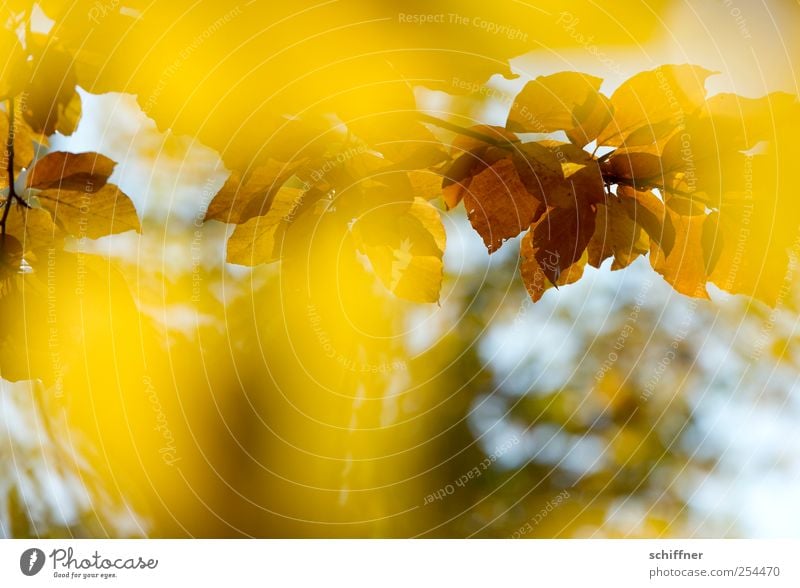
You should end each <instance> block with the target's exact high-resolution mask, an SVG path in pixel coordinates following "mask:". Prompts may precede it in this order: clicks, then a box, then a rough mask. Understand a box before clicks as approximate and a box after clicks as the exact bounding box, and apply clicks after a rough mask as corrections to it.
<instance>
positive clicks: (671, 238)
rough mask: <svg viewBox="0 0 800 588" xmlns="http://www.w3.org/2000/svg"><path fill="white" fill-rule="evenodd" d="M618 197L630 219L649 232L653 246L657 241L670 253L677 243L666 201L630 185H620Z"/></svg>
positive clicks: (663, 250)
mask: <svg viewBox="0 0 800 588" xmlns="http://www.w3.org/2000/svg"><path fill="white" fill-rule="evenodd" d="M617 197H618V198H619V202H620V204H622V206H623V208H624V209H625V210H626V212H627V213H628V216H629V217H630V219H631V220H632V221H634V222H635V223H636V224H638V225H639V226H641V227H642V228H643V229H644V231H645V232H646V233H647V236H648V237H649V238H650V242H651V247H652V244H653V243H656V244H658V247H659V249H660V250H661V251H662V252H663V253H664V254H665V255H669V254H670V253H671V252H672V248H673V246H674V244H675V227H674V225H673V222H672V217H671V216H670V215H668V214H667V210H666V207H665V206H664V202H663V201H662V200H660V199H659V198H658V197H657V196H656V195H655V194H653V193H652V192H649V191H641V190H636V189H634V188H631V187H630V186H618V187H617Z"/></svg>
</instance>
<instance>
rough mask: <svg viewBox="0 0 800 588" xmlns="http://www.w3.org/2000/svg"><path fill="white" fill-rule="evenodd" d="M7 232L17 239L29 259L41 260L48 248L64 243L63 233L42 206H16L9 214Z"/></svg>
mask: <svg viewBox="0 0 800 588" xmlns="http://www.w3.org/2000/svg"><path fill="white" fill-rule="evenodd" d="M6 233H7V235H8V236H12V237H14V238H15V239H16V241H17V243H19V245H20V248H21V251H22V252H23V253H24V254H25V255H26V256H28V257H29V261H34V260H36V259H38V260H39V261H41V258H42V257H43V256H44V252H45V251H46V250H48V249H52V248H55V247H58V246H60V245H62V241H63V233H62V232H61V231H60V230H59V229H58V227H56V225H55V224H54V223H53V219H52V218H51V217H50V214H49V213H48V212H47V211H46V210H43V209H41V208H23V207H21V206H15V207H14V209H13V210H12V211H11V212H10V214H9V216H8V221H7V225H6Z"/></svg>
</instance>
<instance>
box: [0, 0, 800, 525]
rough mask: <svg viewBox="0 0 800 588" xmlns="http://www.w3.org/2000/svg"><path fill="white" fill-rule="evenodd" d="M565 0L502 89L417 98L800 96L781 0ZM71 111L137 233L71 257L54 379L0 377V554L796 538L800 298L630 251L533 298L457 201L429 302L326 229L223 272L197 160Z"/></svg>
mask: <svg viewBox="0 0 800 588" xmlns="http://www.w3.org/2000/svg"><path fill="white" fill-rule="evenodd" d="M565 6H566V7H565V8H564V10H563V11H561V12H559V11H556V9H554V8H552V7H551V8H549V9H545V8H542V9H539V12H538V13H537V14H538V16H536V24H535V27H534V28H533V29H530V30H533V31H535V32H536V33H537V36H536V37H531V39H530V41H531V42H530V43H529V45H530V47H528V48H527V50H526V52H525V53H524V54H523V55H520V56H519V57H516V58H515V59H513V60H512V61H511V66H512V70H513V71H514V72H515V73H517V74H519V77H518V78H517V79H513V80H507V79H504V78H502V77H500V76H495V77H493V78H491V79H490V80H489V82H488V84H487V85H486V86H481V87H480V88H475V91H473V92H468V93H467V94H465V95H461V96H452V95H450V94H448V93H445V92H440V91H433V90H425V89H419V90H417V95H416V98H417V103H418V105H419V107H420V108H421V109H422V110H424V111H426V112H429V113H431V114H435V115H437V116H440V117H455V118H457V119H459V120H460V121H462V122H463V121H465V120H466V121H472V123H473V124H500V125H502V124H504V121H505V118H506V115H507V113H508V109H509V107H510V103H511V100H512V99H513V96H514V95H515V94H516V92H517V91H519V90H520V89H521V88H522V86H523V85H524V84H525V82H526V81H528V80H529V79H532V78H535V77H536V76H538V75H544V74H549V73H554V72H558V71H564V70H570V71H582V72H586V73H590V74H593V75H596V76H599V77H602V78H603V79H604V80H605V82H604V85H603V88H602V89H603V91H604V92H605V93H606V94H609V93H610V92H612V91H613V89H614V88H615V87H616V86H617V85H619V84H620V83H621V82H622V81H624V80H625V79H627V78H628V77H630V76H631V75H633V74H635V73H637V72H639V71H642V70H646V69H651V68H653V67H656V66H658V65H661V64H665V63H694V64H698V65H701V66H704V67H706V68H708V69H711V70H715V71H717V72H719V73H718V74H717V75H715V76H713V77H712V78H711V79H710V80H709V83H708V89H709V93H711V94H713V93H716V92H720V91H731V92H736V93H738V94H741V95H745V96H752V97H755V96H760V95H763V94H765V93H768V92H771V91H776V90H781V91H785V92H789V93H792V94H795V95H797V94H800V91H799V90H798V83H797V75H796V72H797V71H798V65H800V64H798V57H800V46H799V45H798V44H800V34H798V33H799V32H800V30H798V29H800V4H798V3H797V2H792V1H788V0H787V1H783V2H781V1H774V2H764V3H761V2H744V1H728V0H724V1H712V2H701V1H690V2H686V1H674V2H654V3H642V4H636V3H631V6H630V8H628V7H627V4H626V7H625V8H622V7H620V8H618V9H615V8H614V7H613V6H608V7H605V8H602V7H598V5H594V4H592V3H573V4H569V5H565ZM402 10H407V8H402V7H398V11H402ZM445 11H446V10H445ZM409 12H410V11H409ZM622 12H625V14H619V13H622ZM598 14H599V15H600V16H601V17H602V18H599V17H598ZM603 15H604V16H603ZM530 18H533V17H530ZM42 26H46V23H44V24H42ZM234 26H235V25H234ZM520 30H524V31H528V30H529V29H528V28H526V27H525V26H522V27H521V28H520ZM530 34H533V33H530ZM485 35H486V38H485V39H484V40H483V42H484V43H485V44H486V45H489V46H490V45H491V44H492V43H494V42H497V43H503V42H508V41H509V38H506V39H499V38H498V37H497V35H496V34H495V35H494V36H492V33H489V32H485ZM298 42H302V39H298ZM514 42H516V41H514ZM453 78H454V81H453V84H457V83H458V73H457V72H454V74H453ZM81 95H82V98H83V100H84V106H83V109H84V117H83V119H82V121H81V123H80V126H79V128H78V131H77V132H76V133H75V134H74V135H72V136H70V137H60V136H55V137H54V138H53V140H52V146H53V148H57V149H62V150H67V151H73V152H81V151H98V152H100V153H103V154H106V155H108V156H109V157H111V158H112V159H114V160H116V161H118V162H119V165H118V167H117V169H116V171H115V174H114V176H113V178H112V181H115V182H116V183H117V184H119V185H120V186H121V187H122V189H123V190H124V191H125V192H126V193H127V194H129V195H130V196H131V198H132V199H133V200H134V202H135V205H136V208H137V211H138V212H139V214H140V216H141V218H142V220H143V231H142V233H141V234H140V235H138V234H133V233H127V234H123V235H115V236H110V237H106V238H103V239H100V240H97V241H81V242H77V241H76V242H73V243H72V244H71V246H70V247H71V249H72V251H84V252H87V253H96V254H99V255H100V256H101V257H100V258H99V259H100V261H98V262H97V264H98V267H97V273H96V277H95V278H89V279H90V283H89V285H88V289H89V290H91V291H92V293H93V294H92V298H91V299H90V300H88V301H87V299H86V298H80V297H77V296H75V284H73V283H71V282H70V281H69V280H71V279H73V278H72V277H67V278H65V279H64V281H62V282H60V283H59V290H58V293H57V296H58V304H59V307H60V308H61V309H63V311H64V312H65V313H67V314H68V315H69V316H70V317H71V318H70V321H71V322H70V324H71V325H72V328H74V329H75V330H76V331H79V332H81V333H84V335H86V334H88V336H86V338H85V340H82V344H81V345H80V349H70V350H69V351H68V352H63V353H62V355H60V356H59V357H54V355H53V353H50V354H49V355H48V357H47V358H46V359H45V361H48V362H50V363H51V364H53V363H57V364H58V365H59V366H60V365H61V364H62V363H63V370H64V373H63V378H59V380H58V383H57V385H55V386H47V385H45V384H43V383H42V382H39V381H36V380H29V379H21V380H18V379H17V378H16V377H15V378H11V377H9V378H8V379H3V381H2V402H0V458H1V459H0V468H2V470H0V535H1V536H93V537H94V536H101V537H104V536H112V537H123V536H159V537H160V536H167V537H173V536H176V537H183V536H194V537H200V536H203V537H207V536H210V537H240V536H256V537H499V538H504V537H507V538H511V537H514V538H516V537H528V538H532V537H560V538H567V537H671V536H677V537H798V536H800V505H799V504H798V502H797V496H799V495H800V428H798V427H797V423H798V417H800V394H799V393H798V390H800V382H799V381H798V376H800V369H799V368H800V366H799V365H798V362H800V338H799V337H798V332H797V328H798V302H800V298H799V297H798V296H799V295H800V292H798V287H797V281H796V280H793V281H791V288H790V290H789V293H788V295H787V296H786V297H785V299H783V300H782V301H781V304H780V305H779V306H778V307H777V308H774V309H773V308H769V307H767V306H765V305H763V304H761V303H759V302H753V301H750V300H748V299H746V298H743V297H740V296H731V295H728V294H726V293H724V292H721V291H719V290H713V291H712V300H711V301H704V300H694V299H689V298H686V297H684V296H682V295H680V294H678V293H676V292H675V291H673V290H672V289H671V288H670V287H669V286H668V285H667V284H666V283H665V282H664V281H663V280H662V279H661V277H660V276H658V275H657V274H655V273H654V272H653V271H652V270H651V269H650V267H649V264H648V261H647V259H639V260H637V261H636V262H635V263H634V264H633V265H632V266H631V267H630V268H628V269H626V270H623V271H618V272H611V271H610V270H609V268H608V267H603V268H602V269H600V270H593V269H591V268H587V273H586V276H585V277H584V279H582V280H581V281H580V282H578V283H576V284H573V285H570V286H566V287H562V288H560V289H559V290H555V289H553V290H550V291H548V292H547V293H546V294H545V296H544V298H543V299H542V300H541V301H540V302H538V303H536V304H532V303H531V302H530V301H529V299H528V297H527V294H526V293H525V290H524V287H523V285H522V283H521V281H520V279H519V275H518V269H517V267H516V266H517V263H518V256H517V249H516V248H517V243H516V242H510V243H508V244H506V245H505V246H504V248H503V249H502V250H500V251H499V252H498V253H496V254H493V255H492V256H491V257H489V256H488V255H487V254H486V251H485V248H484V246H483V244H482V242H481V239H480V237H479V236H478V235H477V234H476V233H475V232H474V231H473V230H472V229H471V227H470V226H469V223H468V221H467V220H466V218H465V215H464V213H463V210H459V209H457V210H455V211H452V212H449V213H443V221H444V223H445V227H446V230H447V237H448V244H447V250H446V254H445V271H446V274H445V282H444V287H443V292H442V296H441V301H440V303H439V304H438V305H435V304H434V305H424V304H414V303H410V302H403V301H400V300H398V299H396V298H394V297H393V296H392V295H391V294H389V293H387V292H385V291H384V290H383V289H382V288H381V286H380V284H379V283H378V282H377V281H376V280H375V279H374V278H373V277H372V276H371V275H369V274H368V273H367V272H361V271H359V270H358V268H350V269H349V270H343V269H342V267H341V265H340V264H339V261H338V259H337V245H336V244H337V242H338V241H337V238H338V236H339V235H337V233H336V229H335V228H331V229H325V230H321V231H318V232H315V233H313V234H309V236H308V239H307V241H306V242H304V243H297V244H295V246H297V247H304V248H305V250H307V252H308V254H307V256H306V257H305V263H303V264H301V265H302V267H300V266H298V267H297V268H296V270H292V271H291V272H284V271H281V270H280V264H277V263H276V264H270V265H264V266H257V267H254V268H245V267H242V266H236V265H231V264H225V261H224V260H225V251H224V249H225V239H226V237H227V235H229V234H230V232H231V230H232V227H231V226H228V225H225V224H222V223H218V222H210V223H202V219H203V216H204V214H205V209H206V207H207V206H208V203H209V201H210V199H211V198H212V197H213V195H214V194H215V193H216V191H217V190H218V189H219V188H220V186H221V185H222V184H223V182H224V181H225V178H226V177H227V175H228V171H227V170H226V167H225V165H224V163H223V162H222V160H221V158H220V156H219V155H218V153H217V152H216V151H215V150H213V149H211V148H210V147H208V146H205V145H204V144H203V143H201V142H200V141H199V140H198V139H195V138H191V137H187V136H184V135H182V134H179V133H174V132H171V131H169V130H165V129H161V130H159V128H157V126H156V123H154V122H153V121H152V120H151V119H150V118H149V117H148V116H147V115H146V114H145V113H144V112H143V110H142V108H141V105H140V104H139V103H137V101H136V100H135V98H134V97H133V96H131V95H129V94H117V93H107V94H102V95H96V94H90V93H88V92H86V91H83V90H82V91H81ZM437 132H439V133H441V136H442V137H443V138H444V139H445V140H448V138H449V135H448V134H447V132H446V131H437ZM788 213H790V214H796V211H789V212H788ZM71 275H72V274H70V276H71ZM92 279H94V280H96V281H95V282H92V281H91V280H92ZM775 279H776V280H780V279H783V276H776V277H775ZM298 283H308V284H311V289H312V290H313V291H314V292H315V293H316V298H313V299H311V300H307V299H303V298H301V297H298V296H297V295H296V286H297V284H298ZM40 310H41V309H40ZM6 312H8V311H7V310H6ZM25 312H26V313H30V316H32V317H36V312H37V309H36V308H30V307H26V311H25ZM43 328H44V327H43ZM61 336H62V338H67V340H68V339H69V334H68V333H66V334H65V333H63V332H62V335H61ZM67 343H68V341H67ZM17 344H18V346H20V347H21V348H22V350H21V351H20V352H21V353H22V354H23V355H25V356H26V357H29V356H32V355H34V354H35V353H34V351H31V350H32V348H33V347H34V346H35V344H36V340H35V339H32V340H28V341H25V342H23V343H20V342H17ZM67 347H69V346H68V345H67ZM26 354H27V355H26ZM4 369H5V370H6V371H5V372H4V374H8V367H4ZM60 369H61V368H60V367H59V370H60ZM12 380H14V381H12Z"/></svg>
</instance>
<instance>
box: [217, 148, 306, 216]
mask: <svg viewBox="0 0 800 588" xmlns="http://www.w3.org/2000/svg"><path fill="white" fill-rule="evenodd" d="M301 163H302V162H293V163H284V162H281V161H275V160H269V161H267V163H265V164H263V165H259V166H256V167H255V168H254V169H253V170H251V171H250V172H249V173H248V174H246V177H243V176H245V174H241V173H239V172H238V171H233V172H231V175H230V176H229V177H228V179H227V180H226V181H225V184H223V186H222V188H220V191H219V192H217V194H216V196H214V199H213V200H212V201H211V203H210V204H209V206H208V210H207V211H206V215H205V220H218V221H222V222H225V223H236V224H238V223H243V222H245V221H248V220H250V219H252V218H254V217H257V216H262V215H265V214H268V211H269V210H270V208H271V206H272V205H273V202H276V203H280V204H279V205H280V206H281V207H283V210H282V212H281V216H285V215H287V214H289V213H290V212H291V210H285V208H286V207H287V206H288V205H289V204H290V203H291V202H294V204H295V205H297V204H298V203H299V200H300V199H301V197H302V192H303V191H302V190H301V189H299V188H284V187H282V184H283V183H284V182H285V181H286V179H287V178H288V177H289V176H290V175H292V173H294V171H295V170H296V169H297V168H298V166H299V165H300V164H301ZM287 190H288V191H289V192H291V194H289V192H284V194H283V195H282V196H281V197H276V192H278V191H287ZM283 196H288V197H286V198H284V197H283Z"/></svg>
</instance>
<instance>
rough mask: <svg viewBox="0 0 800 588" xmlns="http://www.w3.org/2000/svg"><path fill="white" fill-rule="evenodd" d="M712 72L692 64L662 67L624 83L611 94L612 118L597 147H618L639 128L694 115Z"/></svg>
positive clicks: (598, 139) (702, 99)
mask: <svg viewBox="0 0 800 588" xmlns="http://www.w3.org/2000/svg"><path fill="white" fill-rule="evenodd" d="M712 73H713V72H711V71H709V70H707V69H704V68H702V67H699V66H695V65H662V66H660V67H657V68H656V69H654V70H650V71H646V72H642V73H639V74H636V75H635V76H633V77H632V78H630V79H628V80H627V81H625V82H623V83H622V85H621V86H620V87H619V88H617V90H616V91H615V92H614V93H613V94H612V95H611V105H612V106H613V107H614V117H613V119H612V120H611V121H610V122H609V123H608V125H607V126H606V128H605V129H603V131H602V132H601V133H600V134H599V136H598V137H597V144H598V145H610V146H619V145H622V144H623V143H624V142H625V140H626V139H627V137H628V136H629V135H630V134H631V133H633V132H634V131H636V130H637V129H639V128H641V127H645V126H653V125H657V124H659V123H662V122H664V121H674V122H678V121H679V120H680V119H682V118H684V117H687V116H689V115H691V114H693V113H694V112H695V111H696V110H697V109H698V108H700V106H701V105H702V104H703V102H704V100H705V80H706V78H707V77H708V76H709V75H711V74H712Z"/></svg>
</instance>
